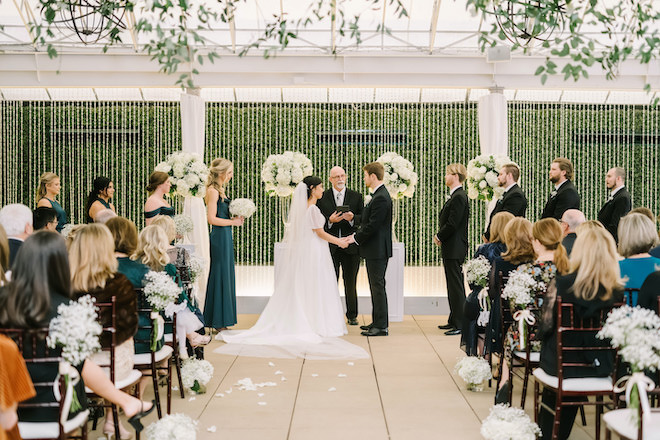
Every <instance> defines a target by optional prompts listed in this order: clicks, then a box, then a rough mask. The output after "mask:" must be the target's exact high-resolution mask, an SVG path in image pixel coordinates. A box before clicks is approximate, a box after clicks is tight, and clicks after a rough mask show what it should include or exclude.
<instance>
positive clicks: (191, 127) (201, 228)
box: [181, 91, 211, 309]
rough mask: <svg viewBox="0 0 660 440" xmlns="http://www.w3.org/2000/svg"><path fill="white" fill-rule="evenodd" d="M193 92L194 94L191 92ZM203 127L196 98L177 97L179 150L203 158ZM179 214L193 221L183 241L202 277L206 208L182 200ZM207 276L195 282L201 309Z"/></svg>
mask: <svg viewBox="0 0 660 440" xmlns="http://www.w3.org/2000/svg"><path fill="white" fill-rule="evenodd" d="M193 93H194V91H193ZM205 126H206V106H205V105H204V100H203V99H202V98H200V97H199V96H197V95H194V94H190V92H188V93H182V94H181V140H182V141H183V151H186V152H189V153H196V154H198V155H199V156H200V157H201V158H202V160H203V159H204V129H205ZM183 213H184V214H186V215H188V216H189V217H190V218H191V219H192V222H193V226H194V228H193V232H192V233H190V234H188V236H186V237H185V238H184V243H185V244H192V245H194V246H195V254H196V255H197V256H199V257H201V258H203V259H204V261H205V262H206V271H205V273H206V275H208V273H209V268H210V261H211V252H210V249H209V226H208V223H207V221H206V207H205V205H204V200H203V199H202V198H201V197H186V198H185V200H184V201H183ZM206 282H207V276H203V277H200V279H198V280H197V282H196V285H197V292H198V295H197V297H198V300H199V306H200V308H201V309H204V300H205V296H206Z"/></svg>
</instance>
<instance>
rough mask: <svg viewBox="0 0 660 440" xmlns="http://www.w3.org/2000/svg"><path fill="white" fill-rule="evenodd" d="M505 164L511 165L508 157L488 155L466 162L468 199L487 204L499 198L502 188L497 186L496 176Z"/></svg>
mask: <svg viewBox="0 0 660 440" xmlns="http://www.w3.org/2000/svg"><path fill="white" fill-rule="evenodd" d="M507 163H511V159H510V158H509V157H508V156H504V155H490V154H488V155H486V154H482V155H480V156H477V157H475V158H474V159H472V160H471V161H470V162H468V166H467V173H468V175H467V188H468V197H469V198H471V199H473V200H474V199H479V200H486V201H488V202H490V201H491V200H493V199H497V198H499V197H501V196H502V193H503V192H504V188H502V187H501V186H500V185H499V183H498V181H497V176H498V175H499V174H500V168H502V167H503V166H504V165H506V164H507Z"/></svg>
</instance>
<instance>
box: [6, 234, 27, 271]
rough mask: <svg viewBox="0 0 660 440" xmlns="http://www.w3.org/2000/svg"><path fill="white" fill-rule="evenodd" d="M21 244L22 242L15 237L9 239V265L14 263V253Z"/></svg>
mask: <svg viewBox="0 0 660 440" xmlns="http://www.w3.org/2000/svg"><path fill="white" fill-rule="evenodd" d="M21 246H23V242H22V241H21V240H16V239H15V238H10V239H9V267H11V265H12V264H14V260H15V259H16V254H17V253H18V250H19V249H20V248H21ZM6 269H9V268H5V270H6Z"/></svg>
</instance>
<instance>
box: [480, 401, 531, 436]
mask: <svg viewBox="0 0 660 440" xmlns="http://www.w3.org/2000/svg"><path fill="white" fill-rule="evenodd" d="M481 435H482V436H483V438H485V439H486V440H505V439H506V440H536V438H538V437H539V436H540V435H541V429H540V428H539V427H538V425H537V424H536V423H534V422H532V420H531V419H530V418H529V416H528V415H527V413H525V411H523V410H522V409H520V408H512V407H510V406H508V405H505V404H500V405H495V406H493V407H492V408H491V409H490V414H489V415H488V417H486V419H485V420H484V421H483V423H482V424H481Z"/></svg>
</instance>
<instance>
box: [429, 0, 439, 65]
mask: <svg viewBox="0 0 660 440" xmlns="http://www.w3.org/2000/svg"><path fill="white" fill-rule="evenodd" d="M440 2H441V0H433V13H432V14H431V30H430V34H429V53H433V48H434V47H435V34H436V32H437V30H438V17H439V16H440Z"/></svg>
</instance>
